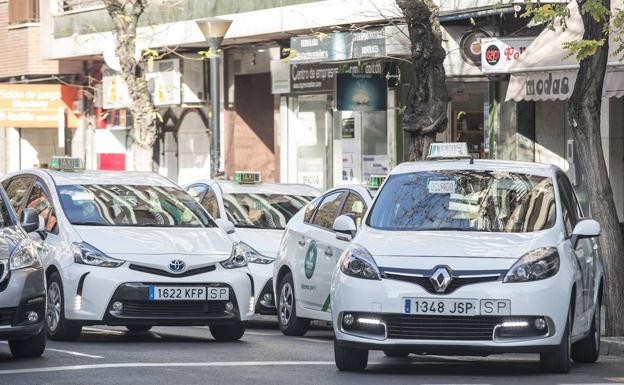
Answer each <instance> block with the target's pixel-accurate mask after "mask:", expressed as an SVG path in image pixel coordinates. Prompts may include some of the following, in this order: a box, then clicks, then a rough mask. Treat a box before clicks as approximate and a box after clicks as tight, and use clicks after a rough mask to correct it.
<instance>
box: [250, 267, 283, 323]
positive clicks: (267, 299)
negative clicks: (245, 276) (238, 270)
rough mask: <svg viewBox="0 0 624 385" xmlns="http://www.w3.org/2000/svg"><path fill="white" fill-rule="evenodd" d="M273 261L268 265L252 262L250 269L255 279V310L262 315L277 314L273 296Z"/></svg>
mask: <svg viewBox="0 0 624 385" xmlns="http://www.w3.org/2000/svg"><path fill="white" fill-rule="evenodd" d="M273 267H274V266H273V263H269V264H266V265H263V264H259V263H250V264H249V271H250V272H251V275H252V277H253V279H254V286H255V302H256V308H255V312H256V313H257V314H262V315H276V314H277V311H276V309H275V298H274V296H273Z"/></svg>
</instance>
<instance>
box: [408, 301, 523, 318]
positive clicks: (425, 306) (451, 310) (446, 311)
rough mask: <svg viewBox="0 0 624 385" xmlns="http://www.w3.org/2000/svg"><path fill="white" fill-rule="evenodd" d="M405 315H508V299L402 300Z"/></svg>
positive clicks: (509, 311) (509, 310) (509, 304)
mask: <svg viewBox="0 0 624 385" xmlns="http://www.w3.org/2000/svg"><path fill="white" fill-rule="evenodd" d="M403 311H404V313H405V314H419V315H451V316H476V315H493V316H495V315H510V314H511V301H510V300H508V299H482V300H478V299H455V298H404V299H403Z"/></svg>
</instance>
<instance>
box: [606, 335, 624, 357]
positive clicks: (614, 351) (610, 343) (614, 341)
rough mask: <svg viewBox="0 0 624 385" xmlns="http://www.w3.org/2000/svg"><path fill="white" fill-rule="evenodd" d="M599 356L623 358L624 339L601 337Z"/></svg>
mask: <svg viewBox="0 0 624 385" xmlns="http://www.w3.org/2000/svg"><path fill="white" fill-rule="evenodd" d="M600 355H603V356H611V357H624V339H622V338H613V337H602V339H601V340H600Z"/></svg>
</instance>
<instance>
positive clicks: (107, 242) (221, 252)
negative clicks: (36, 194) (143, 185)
mask: <svg viewBox="0 0 624 385" xmlns="http://www.w3.org/2000/svg"><path fill="white" fill-rule="evenodd" d="M74 228H75V229H76V231H77V232H78V234H79V236H80V238H82V240H83V241H85V242H87V243H88V244H90V245H92V246H94V247H95V248H97V249H98V250H100V251H102V252H104V253H105V254H107V255H109V256H111V257H114V258H120V259H123V260H127V261H134V262H143V261H144V260H145V259H146V258H147V259H148V260H149V261H154V259H155V258H156V259H159V258H158V256H163V257H164V258H171V257H176V256H184V257H186V258H193V257H194V258H193V259H195V260H198V258H200V259H201V261H202V262H203V263H214V262H218V261H223V260H224V259H227V258H228V257H229V256H230V253H231V252H232V242H231V241H230V240H229V239H228V238H227V236H226V235H225V234H224V233H223V232H222V231H221V230H220V229H218V228H214V227H211V228H189V227H178V228H171V227H167V228H157V227H149V228H146V227H121V226H110V227H103V226H74Z"/></svg>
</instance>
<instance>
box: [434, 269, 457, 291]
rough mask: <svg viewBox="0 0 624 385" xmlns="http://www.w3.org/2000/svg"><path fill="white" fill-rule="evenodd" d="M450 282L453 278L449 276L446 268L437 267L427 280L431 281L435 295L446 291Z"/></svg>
mask: <svg viewBox="0 0 624 385" xmlns="http://www.w3.org/2000/svg"><path fill="white" fill-rule="evenodd" d="M452 280H453V278H452V277H451V275H450V274H449V271H448V268H446V267H438V268H437V269H436V270H435V271H434V272H433V274H431V277H430V278H429V281H431V284H432V285H433V288H434V289H435V291H436V292H437V293H444V292H445V291H446V289H448V287H449V285H450V284H451V281H452Z"/></svg>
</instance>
